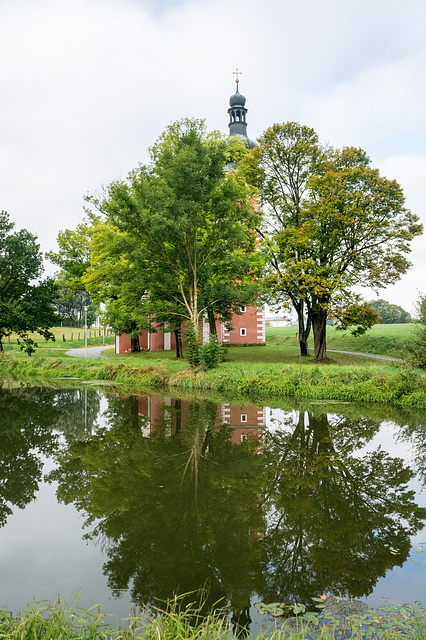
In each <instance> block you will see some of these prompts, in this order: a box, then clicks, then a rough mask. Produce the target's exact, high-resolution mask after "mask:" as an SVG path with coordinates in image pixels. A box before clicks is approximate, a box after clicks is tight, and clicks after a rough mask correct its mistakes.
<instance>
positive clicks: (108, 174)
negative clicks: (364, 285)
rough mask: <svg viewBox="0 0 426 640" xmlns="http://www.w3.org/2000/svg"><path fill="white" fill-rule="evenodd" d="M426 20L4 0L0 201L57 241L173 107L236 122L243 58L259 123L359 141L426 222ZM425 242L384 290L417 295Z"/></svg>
mask: <svg viewBox="0 0 426 640" xmlns="http://www.w3.org/2000/svg"><path fill="white" fill-rule="evenodd" d="M425 24H426V2H425V0H404V1H402V0H356V1H355V0H322V1H321V2H320V1H319V0H298V1H297V2H294V0H293V1H290V0H244V1H242V0H240V1H238V0H234V1H233V2H229V0H226V1H225V0H72V1H71V0H0V96H1V99H0V209H5V210H7V211H8V213H9V215H10V217H11V219H12V220H13V221H14V222H15V224H16V227H17V228H21V227H26V228H28V229H29V230H30V231H32V232H33V233H35V234H36V235H37V236H38V238H39V241H40V244H41V248H42V251H48V250H52V249H53V250H55V249H56V237H57V234H58V231H60V230H62V229H66V228H69V229H73V228H74V227H75V226H76V225H77V224H78V223H79V222H80V221H81V219H82V217H83V215H84V213H83V209H82V206H83V197H84V195H85V194H86V193H93V192H96V191H97V190H99V189H100V187H101V186H102V185H105V184H108V183H109V182H110V181H112V180H114V179H117V178H125V177H126V175H127V173H128V172H129V171H130V170H131V169H133V168H134V167H136V166H137V164H138V163H139V162H144V161H146V160H147V149H148V147H150V146H151V145H152V144H153V143H154V141H155V140H156V139H157V138H158V136H159V135H160V134H161V132H162V131H163V130H164V128H165V127H166V126H167V125H168V124H169V123H170V122H173V121H174V120H177V119H179V118H181V117H197V118H205V120H206V124H207V126H208V128H209V129H219V130H221V131H223V132H224V133H227V132H228V114H227V109H228V100H229V96H230V95H231V94H232V93H234V90H235V82H234V76H233V71H234V70H235V69H236V67H238V68H239V69H240V70H241V71H242V76H241V79H240V92H241V93H243V94H244V95H245V96H246V98H247V102H246V106H247V107H248V116H247V118H248V135H249V136H250V137H251V138H257V137H259V136H260V135H261V134H262V133H263V131H264V130H265V129H266V128H268V127H269V126H270V125H272V124H273V123H275V122H286V121H288V120H297V121H299V122H300V123H302V124H306V125H309V126H311V127H313V128H314V129H315V130H316V131H317V132H318V134H319V136H320V139H321V141H322V142H324V143H328V144H330V145H332V146H335V147H340V146H344V145H345V146H347V145H354V146H360V147H362V148H363V149H365V150H366V151H367V153H368V155H369V156H370V158H371V160H372V163H373V166H376V167H378V168H379V169H380V171H381V172H382V174H383V175H385V176H387V177H388V178H395V179H396V180H397V181H398V182H399V183H400V184H401V185H402V187H403V189H404V191H405V194H406V198H407V206H408V207H409V208H411V209H412V210H413V211H414V212H416V213H417V214H418V215H419V216H420V218H421V219H422V221H423V222H424V223H426V204H425V198H424V197H423V191H424V186H425V183H426V147H425V141H426V100H425V98H426V88H425V76H426V73H425V72H426V37H425ZM425 245H426V243H425V237H424V236H423V237H421V238H419V239H417V240H415V241H414V242H413V245H412V246H413V251H412V254H411V260H412V262H413V268H412V269H411V271H410V272H409V273H408V274H407V275H406V276H404V277H403V278H402V279H401V281H400V282H399V283H398V284H397V285H394V286H392V287H389V288H388V289H386V290H385V291H382V293H381V294H380V297H384V298H385V299H387V300H389V301H390V302H392V303H396V304H400V305H402V306H404V307H405V308H406V309H407V310H408V311H412V305H413V302H414V301H415V300H416V299H417V297H418V291H419V290H420V291H422V292H423V293H426V246H425ZM52 270H53V268H52V267H50V272H52ZM367 297H371V295H370V296H367Z"/></svg>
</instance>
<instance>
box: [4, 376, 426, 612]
mask: <svg viewBox="0 0 426 640" xmlns="http://www.w3.org/2000/svg"><path fill="white" fill-rule="evenodd" d="M0 412H1V416H2V418H1V434H2V438H1V441H0V525H1V528H0V575H1V581H0V607H4V608H9V609H11V610H13V611H17V610H19V609H20V608H21V607H22V605H23V604H25V603H27V602H29V601H31V600H33V599H36V600H39V599H51V598H54V597H55V596H56V595H57V594H58V593H59V594H61V595H62V596H64V597H65V596H66V595H67V594H68V593H74V594H75V593H77V592H78V591H79V590H80V589H82V604H84V605H87V606H91V605H92V604H94V603H101V604H102V605H103V607H104V609H105V610H106V611H107V612H110V613H114V614H117V615H119V616H121V617H125V616H127V615H128V614H129V612H130V609H131V607H132V606H133V605H139V604H141V603H144V604H145V605H148V606H149V605H153V604H155V603H157V602H158V599H161V600H165V599H167V598H169V597H171V596H172V595H173V594H174V593H179V594H187V593H189V592H191V593H192V594H194V592H197V591H199V590H200V589H201V590H202V596H201V597H202V599H203V600H204V601H205V602H206V603H208V604H213V603H215V602H218V601H221V602H222V603H223V604H224V605H226V606H227V607H228V608H229V610H230V612H231V615H232V616H233V619H234V620H235V621H238V620H239V621H240V623H244V624H245V623H248V622H250V620H251V619H252V618H253V617H254V609H253V604H254V603H255V602H258V601H259V600H262V601H264V602H276V601H280V602H289V603H291V602H294V601H297V602H305V603H309V602H311V598H312V597H313V596H320V595H322V594H324V593H328V594H333V595H336V596H340V597H342V598H349V597H353V598H359V599H362V600H364V601H366V602H368V603H369V604H370V605H372V606H380V604H382V601H381V598H382V597H387V598H390V599H393V600H397V601H404V602H410V601H411V602H412V601H414V600H421V601H422V602H423V604H425V603H426V586H425V584H426V582H425V568H426V565H425V564H424V562H425V559H426V557H424V556H423V555H422V554H421V553H420V554H416V553H414V552H415V551H421V549H419V548H418V547H419V544H421V543H422V542H423V541H425V540H426V535H425V533H424V530H423V527H424V523H425V521H426V510H425V508H424V507H425V506H426V501H425V497H424V489H423V488H424V482H425V479H426V456H425V451H426V425H425V423H424V422H423V421H422V419H421V418H420V417H419V416H416V415H414V414H411V415H408V414H402V413H398V412H395V411H394V412H391V411H390V410H387V409H386V408H379V409H374V410H367V409H366V408H361V407H357V406H355V405H329V406H327V405H321V404H319V405H310V406H308V405H305V406H303V405H297V406H296V405H294V406H290V407H285V408H274V407H256V406H251V405H247V404H241V405H232V406H231V405H229V404H219V403H217V402H216V401H210V400H205V399H203V400H200V399H197V398H194V399H179V398H170V397H166V396H161V395H156V396H151V397H148V396H146V395H141V396H133V395H127V396H118V395H115V394H112V393H106V394H104V393H101V392H99V391H94V390H87V389H77V390H75V389H71V390H70V389H59V390H58V389H36V388H24V387H21V388H16V389H6V388H3V390H2V391H1V392H0ZM413 561H414V562H418V563H419V564H414V563H413ZM194 597H195V596H194V595H191V596H190V598H191V600H194Z"/></svg>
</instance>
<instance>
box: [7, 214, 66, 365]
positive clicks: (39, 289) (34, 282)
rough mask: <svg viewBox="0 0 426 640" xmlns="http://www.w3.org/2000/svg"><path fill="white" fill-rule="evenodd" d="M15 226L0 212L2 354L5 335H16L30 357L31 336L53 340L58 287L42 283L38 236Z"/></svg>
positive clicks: (47, 280)
mask: <svg viewBox="0 0 426 640" xmlns="http://www.w3.org/2000/svg"><path fill="white" fill-rule="evenodd" d="M13 227H14V224H13V223H12V222H10V219H9V216H8V214H7V213H6V212H5V211H2V212H0V352H1V351H3V344H2V341H3V339H4V338H5V336H8V335H10V334H11V333H16V334H17V335H18V341H19V343H20V345H21V348H22V349H24V350H25V351H26V352H27V353H28V354H29V355H31V353H32V352H33V351H34V348H35V346H36V343H35V341H34V340H33V338H32V337H31V335H30V334H31V333H38V334H40V335H41V336H43V337H44V338H45V339H46V340H54V336H53V334H52V332H51V331H49V329H50V327H52V326H53V325H54V324H55V321H56V315H55V312H54V308H53V300H54V298H55V285H54V283H53V281H52V280H51V279H49V278H47V279H45V280H40V277H41V275H42V273H43V264H42V263H43V256H42V253H41V252H40V245H38V244H37V242H36V237H35V236H34V235H33V234H32V233H30V232H29V231H27V230H26V229H21V230H20V231H13Z"/></svg>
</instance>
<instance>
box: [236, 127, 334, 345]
mask: <svg viewBox="0 0 426 640" xmlns="http://www.w3.org/2000/svg"><path fill="white" fill-rule="evenodd" d="M258 142H259V145H258V146H257V147H255V148H254V149H253V151H252V152H251V153H250V154H246V155H245V156H243V157H242V158H241V160H240V170H241V171H242V173H243V174H244V176H245V177H246V179H247V180H248V182H249V183H250V184H251V185H252V187H253V188H254V189H255V192H256V193H257V195H258V197H259V201H260V205H261V207H262V208H263V209H264V213H265V215H264V219H263V226H262V228H261V229H259V234H260V235H261V237H262V238H263V241H264V244H263V247H264V250H265V253H266V255H267V258H268V263H269V268H268V269H267V272H266V278H265V282H266V285H267V288H269V290H270V291H271V292H272V300H271V302H272V303H276V304H280V305H281V304H284V305H287V304H288V303H290V304H291V305H292V306H293V308H294V309H295V311H296V313H297V318H298V328H299V332H298V334H299V345H300V353H301V355H303V356H306V355H308V354H309V349H308V337H309V334H310V331H311V317H310V315H309V313H307V303H306V296H305V293H304V290H303V288H302V286H301V285H302V283H301V282H294V283H292V286H286V285H284V283H283V281H282V275H283V265H282V264H281V260H280V255H279V250H278V246H277V245H276V244H275V241H274V240H275V238H276V236H277V234H279V233H280V232H281V231H282V230H283V229H287V228H292V229H294V230H295V231H296V233H297V230H298V229H299V228H300V227H301V225H302V206H303V202H304V200H305V199H306V198H307V195H308V184H309V180H310V178H311V176H312V175H314V174H315V172H316V171H317V169H318V167H319V165H320V163H321V161H322V159H323V157H324V150H323V149H322V147H321V145H320V143H319V140H318V135H317V134H316V132H315V131H314V130H313V129H311V128H310V127H306V126H302V125H300V124H299V123H298V122H288V123H286V124H284V125H279V124H275V125H273V126H272V127H270V128H269V129H267V130H266V131H265V133H264V134H263V135H262V136H261V138H260V139H259V141H258ZM300 253H301V248H296V250H295V256H296V258H298V257H299V254H300Z"/></svg>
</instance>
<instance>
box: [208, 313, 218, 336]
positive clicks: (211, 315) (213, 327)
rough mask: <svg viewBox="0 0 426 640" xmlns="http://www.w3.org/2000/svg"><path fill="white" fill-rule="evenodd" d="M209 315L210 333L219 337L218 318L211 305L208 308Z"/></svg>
mask: <svg viewBox="0 0 426 640" xmlns="http://www.w3.org/2000/svg"><path fill="white" fill-rule="evenodd" d="M207 317H208V319H209V327H210V335H211V336H216V338H217V329H216V318H215V317H214V311H213V309H210V307H209V308H208V309H207Z"/></svg>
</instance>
